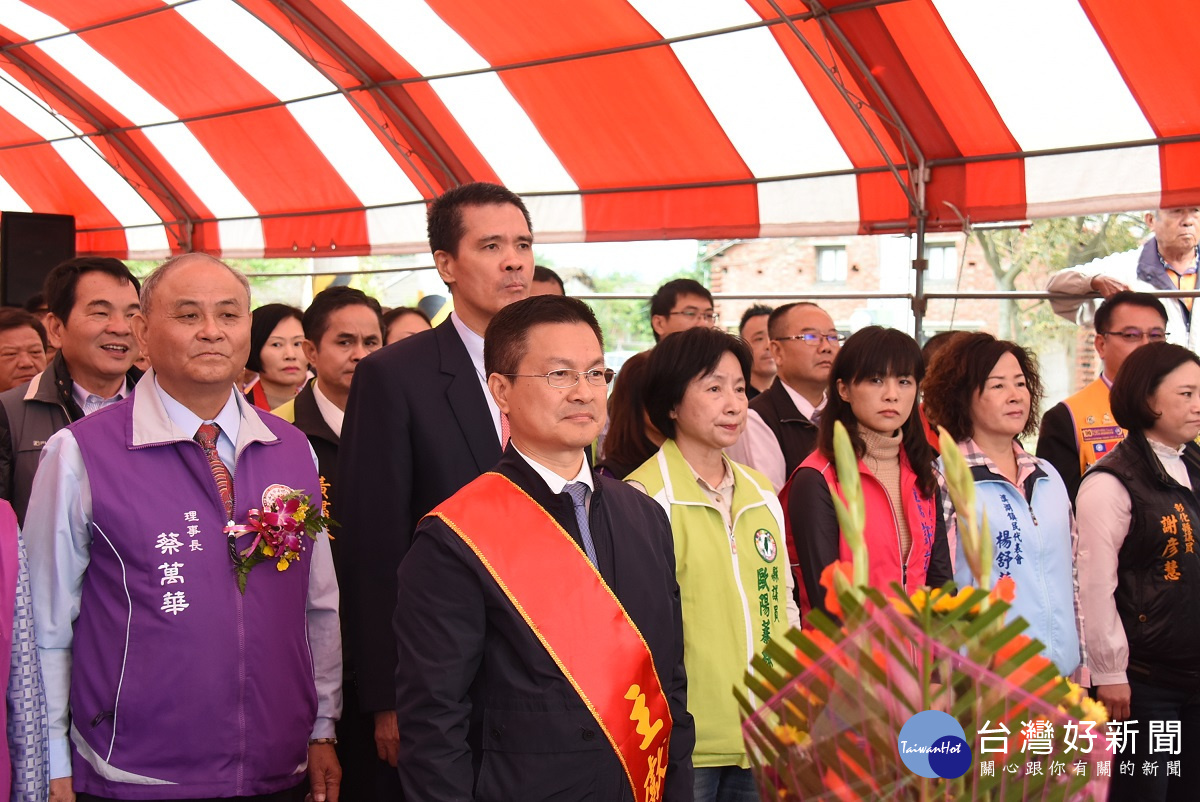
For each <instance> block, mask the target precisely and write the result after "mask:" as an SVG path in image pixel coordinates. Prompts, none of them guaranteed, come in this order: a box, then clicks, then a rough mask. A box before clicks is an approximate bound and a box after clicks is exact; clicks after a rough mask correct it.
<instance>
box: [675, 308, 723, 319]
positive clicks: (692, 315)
mask: <svg viewBox="0 0 1200 802" xmlns="http://www.w3.org/2000/svg"><path fill="white" fill-rule="evenodd" d="M671 315H683V316H684V317H686V318H687V319H688V320H695V319H696V318H700V320H701V321H703V322H704V323H716V322H717V320H718V319H719V318H720V317H721V316H720V315H718V314H717V313H716V312H712V311H708V312H701V311H700V310H699V309H691V308H688V309H681V310H680V311H678V312H668V313H667V317H670V316H671Z"/></svg>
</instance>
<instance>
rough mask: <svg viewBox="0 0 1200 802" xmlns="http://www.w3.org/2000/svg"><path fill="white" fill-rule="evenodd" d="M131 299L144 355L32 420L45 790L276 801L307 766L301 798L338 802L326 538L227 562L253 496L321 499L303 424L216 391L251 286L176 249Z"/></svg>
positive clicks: (55, 794)
mask: <svg viewBox="0 0 1200 802" xmlns="http://www.w3.org/2000/svg"><path fill="white" fill-rule="evenodd" d="M141 305H142V307H141V312H140V313H139V315H138V316H137V317H136V318H135V320H134V332H135V334H136V336H137V339H138V343H139V345H140V346H141V348H142V350H143V352H144V353H146V354H148V355H149V357H150V360H151V362H152V364H153V366H154V368H153V370H151V371H149V372H147V374H146V375H145V376H144V377H143V378H142V380H141V381H140V382H138V384H137V387H136V388H135V391H134V393H133V395H132V396H130V397H129V398H126V399H125V400H123V401H121V402H119V403H117V404H113V405H112V406H109V407H106V408H104V409H102V410H100V411H98V412H95V413H93V414H92V415H89V416H87V417H86V418H83V419H81V420H79V421H76V422H75V423H74V424H73V425H71V426H70V427H68V428H67V429H64V430H62V431H60V432H58V433H57V434H55V435H54V436H53V437H52V438H50V441H49V442H48V443H47V444H46V447H45V451H44V454H43V458H42V463H41V467H40V469H39V471H38V474H37V477H36V478H35V480H34V485H33V492H32V495H31V501H30V506H29V515H28V517H27V518H26V519H25V531H26V535H27V537H28V539H29V556H30V567H31V573H32V579H33V595H34V617H35V621H36V625H37V641H38V651H39V654H40V655H41V659H42V665H43V670H44V673H45V677H46V687H47V694H46V695H47V702H48V706H49V711H50V712H49V717H50V722H51V723H50V741H51V743H50V764H51V769H50V776H51V794H50V798H51V800H55V801H56V800H73V799H75V798H78V799H79V800H81V802H89V801H92V800H110V799H122V800H126V799H128V800H174V799H210V800H215V799H228V798H240V799H255V800H269V802H288V801H290V800H292V799H294V798H295V795H296V794H297V793H299V792H300V789H299V786H300V785H301V783H302V782H303V780H304V772H305V769H306V768H307V770H308V774H309V780H310V783H311V789H312V796H313V798H314V800H316V802H325V801H326V800H329V801H330V802H336V800H337V798H338V783H339V777H340V769H339V768H338V764H337V758H336V756H335V754H334V750H333V740H334V739H333V732H334V721H335V720H336V719H337V717H338V714H339V712H340V708H341V687H340V680H341V646H340V633H339V627H338V590H337V580H336V578H335V576H334V572H333V561H332V558H331V556H330V551H329V540H328V536H327V534H326V533H325V532H323V531H322V532H321V533H320V534H319V536H318V537H317V539H316V540H315V541H313V540H309V539H308V538H303V537H302V538H301V539H300V542H302V543H304V548H303V549H302V550H299V552H298V554H296V555H293V556H294V559H292V560H291V561H290V562H289V561H287V560H284V559H282V558H283V556H285V555H283V554H278V555H277V556H279V557H280V560H279V562H278V563H277V562H276V560H275V559H274V558H272V559H270V560H269V561H266V562H265V563H264V564H262V565H259V566H258V567H257V568H256V569H255V570H252V571H250V573H249V574H248V576H247V577H246V580H247V581H246V583H245V587H244V592H242V591H239V587H238V582H237V578H236V575H235V570H234V568H235V560H237V559H238V555H239V554H240V552H241V551H242V550H243V549H245V548H246V547H247V546H250V545H252V540H253V536H252V535H251V534H249V533H245V532H239V528H240V527H245V526H246V525H247V524H248V523H249V522H250V520H251V517H250V514H251V512H252V510H255V509H256V508H257V509H264V510H265V509H269V508H271V507H273V506H274V505H275V499H277V498H278V497H279V496H280V495H281V494H286V493H288V492H289V491H290V490H296V491H300V492H302V493H304V494H307V495H309V496H310V497H311V498H312V500H313V505H314V506H315V505H317V504H319V503H320V502H319V499H320V496H319V494H320V484H319V480H318V477H317V470H316V460H315V457H314V456H313V453H312V450H311V448H310V447H309V445H308V441H307V440H306V439H305V438H304V435H302V434H301V433H300V432H299V431H298V430H297V429H295V428H293V427H292V426H291V425H289V424H287V423H284V422H283V421H282V420H280V419H279V418H276V417H274V416H272V415H270V414H266V413H261V412H258V411H257V410H255V409H253V408H252V407H251V406H249V405H248V404H246V403H245V401H244V399H243V398H242V396H241V394H240V393H238V392H236V391H235V390H234V380H235V378H236V377H237V376H238V375H239V374H240V373H241V371H242V369H243V367H244V366H245V364H246V357H247V355H248V353H249V343H250V291H249V285H248V284H247V282H246V278H245V277H244V276H242V275H241V274H240V273H237V272H236V271H234V270H232V269H231V268H229V267H227V266H226V265H225V264H223V263H222V262H219V261H217V260H216V259H213V258H211V257H208V256H204V255H202V254H187V255H184V256H180V257H176V258H173V259H171V260H168V261H167V262H166V263H165V264H163V265H162V266H161V267H159V268H158V269H157V270H156V271H155V272H154V273H153V274H151V276H150V277H149V278H147V279H146V283H145V285H144V286H143V287H142V297H141ZM289 514H290V513H289ZM303 514H304V513H303V512H300V513H297V516H299V515H303ZM230 530H233V531H230ZM280 548H281V549H282V548H283V547H282V546H281V547H280ZM289 553H290V552H289ZM279 566H282V567H279ZM76 795H77V796H76Z"/></svg>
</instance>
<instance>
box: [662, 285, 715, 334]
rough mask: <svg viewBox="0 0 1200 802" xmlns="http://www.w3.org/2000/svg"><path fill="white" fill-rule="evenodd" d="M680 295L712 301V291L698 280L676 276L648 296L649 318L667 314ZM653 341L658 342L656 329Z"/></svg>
mask: <svg viewBox="0 0 1200 802" xmlns="http://www.w3.org/2000/svg"><path fill="white" fill-rule="evenodd" d="M680 295H699V296H700V297H701V298H704V299H706V300H707V301H708V302H709V303H710V304H711V303H712V302H713V297H712V293H711V292H709V291H708V288H706V287H705V286H704V285H703V284H701V283H700V282H699V281H696V280H695V279H692V278H677V279H674V280H672V281H668V282H667V283H666V284H664V285H662V286H661V287H659V288H658V291H657V292H655V293H654V295H652V296H651V297H650V318H651V320H653V319H654V317H655V316H663V317H665V316H666V315H669V314H670V313H671V310H672V309H673V308H675V301H677V300H678V299H679V296H680ZM654 341H655V342H658V332H657V331H656V332H654Z"/></svg>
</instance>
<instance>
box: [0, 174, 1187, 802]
mask: <svg viewBox="0 0 1200 802" xmlns="http://www.w3.org/2000/svg"><path fill="white" fill-rule="evenodd" d="M1153 219H1154V220H1157V221H1161V223H1162V225H1163V226H1164V231H1163V233H1162V236H1163V237H1164V242H1165V237H1166V228H1165V227H1166V226H1167V225H1168V224H1170V225H1171V226H1174V227H1175V228H1174V229H1172V231H1175V229H1178V228H1180V227H1181V224H1180V222H1179V221H1180V220H1181V219H1182V220H1184V221H1185V222H1184V224H1182V227H1183V228H1187V227H1189V226H1190V228H1191V229H1194V227H1195V224H1196V210H1194V209H1189V210H1165V211H1160V212H1156V213H1155V215H1154V216H1153ZM1189 221H1190V222H1189ZM533 230H534V228H533V221H532V220H531V219H530V215H529V212H528V210H527V209H526V207H525V205H524V203H523V202H522V200H521V199H520V198H519V197H518V196H516V195H515V194H513V193H511V192H510V191H508V190H507V189H505V188H504V187H501V186H498V185H494V184H486V183H477V184H468V185H465V186H462V187H459V188H456V189H453V190H450V191H449V192H447V193H446V194H444V195H443V196H441V197H439V198H438V199H436V200H435V201H434V202H433V203H432V204H431V205H430V208H429V212H428V232H429V245H430V250H431V252H432V254H433V258H434V262H435V266H436V268H437V271H438V273H439V275H440V276H441V278H442V279H443V280H444V281H445V283H446V285H447V286H448V288H449V292H450V295H451V296H452V303H453V312H452V313H451V314H450V315H449V316H448V317H447V318H446V319H445V321H444V322H442V323H441V324H439V325H438V326H436V327H431V325H430V321H429V319H428V318H427V317H426V316H425V314H424V313H423V312H421V311H420V310H418V309H414V308H404V307H402V308H398V309H393V310H388V311H387V312H385V311H384V310H383V309H382V308H381V307H380V305H379V303H378V302H377V301H376V300H375V299H373V298H371V297H369V296H367V295H366V294H364V293H363V292H361V291H359V290H357V289H352V288H349V287H342V286H338V287H331V288H328V289H326V290H324V291H322V292H320V293H319V294H317V296H316V297H315V298H314V299H313V301H312V303H311V305H310V306H309V307H308V308H307V309H305V310H300V309H298V308H294V307H290V306H287V305H284V304H268V305H265V306H260V307H258V308H254V307H253V305H252V303H251V298H250V290H249V284H248V282H247V280H246V278H245V276H243V275H242V274H240V273H238V272H237V271H236V270H234V269H232V268H230V267H229V266H227V265H226V264H224V263H223V262H221V261H219V260H217V259H215V258H213V257H210V256H207V255H203V254H183V255H180V256H175V257H172V258H171V259H168V260H167V261H166V262H164V263H163V264H162V265H161V266H159V267H158V268H157V269H155V270H154V272H153V273H151V274H150V275H149V276H148V277H146V278H145V280H144V282H139V280H138V279H137V278H136V277H135V276H134V275H133V274H132V273H130V271H129V270H128V268H127V267H126V266H125V265H124V264H123V263H121V262H120V261H118V260H116V259H110V258H95V257H84V258H79V259H74V260H71V261H69V262H66V263H64V264H62V265H60V266H58V267H56V268H55V269H54V270H53V271H51V272H50V274H49V275H48V277H47V280H46V284H45V290H44V293H43V296H42V298H41V299H39V300H40V301H41V302H42V303H44V306H45V309H44V311H42V312H41V317H40V318H39V316H38V315H37V314H34V313H31V312H28V311H21V310H3V311H0V383H2V384H3V386H4V387H6V388H7V389H5V390H4V391H3V392H0V497H2V498H3V501H0V591H2V592H0V644H4V645H5V646H7V647H8V649H9V659H7V660H3V659H0V675H2V674H3V673H4V672H7V677H6V678H5V677H3V676H0V680H3V681H4V682H5V687H6V688H7V699H8V704H7V705H6V706H2V707H0V716H3V717H4V723H5V727H6V733H7V736H8V743H9V749H8V750H7V752H5V753H3V754H0V787H7V788H10V789H11V793H10V797H11V798H12V799H16V800H37V801H39V802H40V801H41V800H46V799H51V800H55V802H59V801H62V802H68V801H69V800H74V799H78V800H81V802H93V801H99V802H105V801H106V800H175V799H214V800H215V799H226V798H243V799H255V800H265V801H269V802H288V801H290V800H300V799H302V798H304V797H305V796H306V795H311V798H312V799H313V800H314V801H315V802H327V800H328V801H330V802H336V800H338V799H344V800H349V801H350V802H358V801H359V800H397V799H407V800H461V799H479V800H550V799H561V800H577V799H585V798H594V799H604V800H635V799H636V800H659V799H668V800H693V799H694V800H697V801H698V802H744V801H745V800H756V799H758V793H757V789H756V786H755V781H754V778H753V776H752V774H751V772H750V770H749V765H750V764H749V759H748V756H747V753H746V748H745V745H744V743H743V740H742V735H741V728H740V723H739V717H738V708H737V704H736V700H735V697H734V695H733V693H732V692H731V689H733V688H734V687H742V688H744V687H745V683H744V679H743V677H744V674H745V672H746V671H747V668H748V666H749V665H750V663H751V661H752V660H753V658H754V657H755V656H756V655H760V654H763V653H764V650H765V649H766V647H767V645H768V644H770V643H771V642H772V641H775V640H778V639H780V638H781V637H782V636H783V634H784V633H785V632H786V631H787V630H788V629H789V628H790V627H794V626H801V625H802V624H801V622H802V615H803V614H804V613H806V612H807V611H808V610H810V609H812V608H818V609H822V610H824V609H826V608H825V596H824V591H823V589H822V587H821V581H820V580H821V575H822V573H823V572H824V570H825V569H826V567H828V566H829V565H830V564H831V563H832V562H834V561H835V560H838V559H849V550H848V548H847V545H846V542H845V540H844V538H843V537H842V534H841V532H840V529H839V525H838V520H837V517H836V515H835V514H834V508H833V503H832V495H831V494H832V493H837V492H840V488H839V480H838V476H837V473H836V471H835V470H834V464H833V460H834V453H833V432H834V426H835V424H836V423H841V424H842V425H843V426H844V427H845V428H846V430H847V432H848V434H849V435H850V439H851V442H852V445H853V447H854V451H855V453H856V454H857V456H858V460H859V461H858V472H859V475H860V478H861V481H862V487H863V493H864V500H865V512H866V539H867V544H868V553H869V560H870V564H869V566H868V576H869V582H870V583H871V585H873V586H875V587H879V588H881V589H884V590H888V589H890V588H891V587H892V586H893V583H895V584H898V585H899V586H901V587H902V588H903V589H904V590H905V591H907V592H912V591H914V590H916V589H917V588H920V587H925V586H933V587H941V586H943V585H946V584H948V583H958V584H960V585H962V584H968V583H972V582H973V581H974V580H973V578H972V577H971V576H970V572H969V570H968V567H967V560H966V558H965V556H964V553H963V547H962V544H961V543H960V541H959V538H958V535H957V528H958V514H957V511H956V510H955V508H954V505H953V503H952V502H951V501H950V498H949V494H948V493H947V491H946V487H945V482H944V479H943V477H942V470H941V465H942V464H941V462H940V459H939V455H938V440H937V438H936V436H935V431H936V427H941V428H943V429H944V430H945V431H946V432H948V433H949V435H950V437H951V438H952V439H953V440H954V441H955V442H956V443H957V445H958V448H959V449H960V450H961V451H962V453H963V455H964V456H965V458H966V460H967V464H968V465H969V466H970V470H971V475H972V476H973V478H974V480H975V484H976V498H977V503H978V506H979V509H980V511H983V512H985V513H986V520H987V521H988V525H989V531H988V532H986V533H985V534H986V535H987V536H988V537H990V538H991V539H992V540H993V547H994V553H995V559H994V564H993V567H992V575H991V577H990V578H985V580H984V581H985V582H987V581H990V580H995V579H998V578H1000V577H1011V578H1012V580H1013V583H1014V585H1015V598H1014V603H1013V609H1012V611H1011V612H1010V615H1011V616H1017V615H1019V616H1021V617H1023V618H1024V619H1025V620H1026V621H1027V622H1028V623H1029V627H1030V629H1029V632H1030V634H1031V635H1032V636H1033V637H1035V638H1036V639H1037V640H1039V641H1040V642H1041V644H1042V645H1043V647H1044V654H1045V656H1046V657H1047V658H1048V659H1050V660H1052V661H1053V663H1054V664H1055V665H1056V666H1057V668H1058V670H1059V671H1061V672H1062V673H1063V674H1064V675H1072V676H1074V677H1076V678H1077V679H1079V680H1081V681H1083V682H1085V683H1088V684H1090V685H1091V687H1092V689H1093V693H1094V694H1095V696H1096V698H1098V699H1099V700H1100V701H1102V702H1103V703H1104V704H1105V705H1106V706H1107V708H1108V710H1109V712H1110V715H1111V716H1112V717H1114V718H1116V719H1139V720H1143V721H1145V720H1150V719H1154V720H1167V721H1179V722H1182V748H1183V765H1184V766H1193V767H1194V766H1195V765H1200V763H1198V762H1196V761H1191V760H1190V759H1188V758H1187V755H1189V754H1194V753H1196V752H1197V751H1200V742H1197V741H1196V740H1195V739H1196V738H1198V737H1200V719H1198V713H1200V655H1197V654H1193V648H1200V646H1197V644H1200V640H1198V639H1197V638H1196V637H1195V636H1194V634H1193V633H1191V632H1190V629H1189V628H1190V626H1191V623H1192V621H1193V620H1194V618H1195V616H1196V615H1197V614H1200V591H1198V590H1197V589H1200V562H1198V560H1200V558H1198V557H1197V555H1196V551H1195V548H1194V545H1195V542H1194V540H1195V538H1194V531H1193V529H1192V526H1193V521H1198V520H1200V517H1198V516H1200V500H1198V497H1197V495H1196V492H1195V491H1196V489H1200V447H1198V446H1197V445H1196V443H1195V439H1196V437H1197V435H1200V358H1197V356H1196V355H1195V354H1194V353H1193V352H1192V351H1190V350H1188V349H1187V348H1184V347H1182V346H1180V345H1176V344H1172V343H1169V342H1167V340H1168V339H1170V337H1169V332H1170V330H1171V324H1170V323H1169V316H1168V314H1167V309H1166V308H1165V307H1164V305H1163V304H1162V303H1161V302H1160V301H1159V300H1157V299H1156V298H1154V297H1153V296H1152V295H1148V294H1144V293H1140V292H1135V291H1132V290H1130V289H1128V288H1126V287H1124V286H1123V285H1122V286H1116V285H1115V284H1114V285H1109V284H1108V283H1105V282H1101V285H1100V286H1096V285H1094V284H1092V285H1089V286H1087V287H1086V288H1085V289H1084V290H1083V291H1084V292H1090V291H1091V290H1093V289H1095V290H1097V291H1102V292H1103V293H1104V294H1105V295H1106V298H1107V299H1106V300H1105V302H1104V304H1103V305H1102V306H1100V308H1099V309H1098V311H1096V312H1095V315H1094V321H1095V328H1096V335H1095V341H1096V349H1097V353H1098V354H1099V355H1100V356H1101V357H1102V358H1103V359H1104V371H1103V375H1102V376H1101V378H1100V379H1097V381H1096V382H1094V383H1093V384H1091V385H1089V386H1088V387H1085V388H1084V389H1083V390H1082V391H1080V393H1078V394H1076V395H1075V396H1072V397H1071V398H1068V399H1066V400H1065V401H1064V402H1063V403H1062V404H1059V405H1057V406H1054V407H1052V408H1051V409H1050V410H1049V411H1048V412H1047V413H1046V415H1045V417H1044V418H1043V419H1042V420H1041V425H1040V427H1039V426H1038V420H1037V412H1038V409H1039V404H1040V401H1041V397H1042V382H1041V379H1040V376H1039V370H1038V365H1037V360H1036V358H1035V357H1034V356H1033V355H1032V354H1031V353H1029V352H1028V351H1027V350H1026V349H1024V348H1023V347H1021V346H1020V345H1017V344H1016V343H1013V342H1006V341H1003V340H997V339H996V338H995V337H993V336H992V335H990V334H987V333H983V332H957V333H952V334H949V335H946V336H944V337H939V338H937V342H936V344H935V343H934V342H931V343H929V345H928V347H927V348H926V349H925V351H924V352H923V351H922V349H921V347H920V346H919V344H918V343H917V342H916V340H914V339H913V338H912V337H910V336H909V335H908V334H905V333H903V332H901V331H898V330H895V329H888V328H882V327H879V326H868V327H866V328H863V329H861V330H859V331H856V332H855V333H853V334H852V335H851V336H849V337H848V338H847V337H846V336H845V335H844V334H843V332H841V331H839V329H838V328H837V326H836V325H835V323H834V321H833V319H832V317H831V316H830V315H829V314H828V313H827V312H826V311H825V310H823V309H822V308H821V307H820V306H818V305H817V304H814V303H811V302H804V301H801V302H797V303H789V304H786V305H783V306H780V307H779V308H777V309H771V308H769V307H765V306H753V307H751V308H750V309H749V310H748V311H747V312H746V314H745V315H744V316H743V318H742V319H741V321H740V325H739V326H738V332H739V335H734V334H732V333H729V332H727V331H725V330H723V329H722V328H720V327H719V326H718V319H717V316H716V314H715V311H714V303H713V297H712V295H711V294H710V293H709V291H708V290H707V289H706V288H705V287H704V286H703V285H701V284H699V283H698V282H695V281H693V280H689V279H678V280H674V281H670V282H668V283H667V284H665V285H664V286H663V287H661V288H660V289H659V290H658V292H656V293H655V295H654V297H653V299H652V300H651V303H650V309H649V314H650V324H651V328H652V330H653V332H654V337H655V341H656V344H655V346H654V347H653V348H652V349H651V350H649V351H647V352H645V353H643V354H638V355H636V356H634V357H632V358H631V359H629V360H628V361H627V362H626V363H625V364H624V366H623V368H622V370H621V372H620V375H619V377H617V378H616V381H615V384H614V371H613V370H611V369H610V368H608V367H607V366H606V365H605V361H604V353H605V352H604V337H603V333H602V331H601V329H600V326H599V324H598V323H597V321H596V317H595V315H594V314H593V313H592V311H591V309H590V308H589V307H588V306H587V304H585V303H583V302H582V301H579V300H576V299H572V298H569V297H566V295H565V294H564V286H563V283H562V280H561V279H560V278H559V277H558V276H557V275H555V274H554V273H553V272H552V271H549V270H547V269H545V268H542V267H537V266H535V265H534V263H533ZM1158 233H1159V232H1158V230H1157V229H1156V234H1158ZM1175 233H1176V234H1177V233H1178V232H1175ZM1190 242H1191V248H1192V251H1191V271H1192V273H1193V274H1194V271H1195V260H1196V254H1197V251H1196V239H1195V235H1194V232H1193V234H1192V237H1191V240H1190ZM1177 245H1178V242H1176V241H1175V240H1172V250H1171V251H1170V253H1169V254H1166V253H1162V254H1160V253H1159V251H1158V250H1157V245H1156V244H1155V240H1152V241H1151V242H1150V243H1148V244H1147V248H1149V249H1155V250H1152V254H1153V255H1156V256H1158V257H1159V259H1160V260H1161V261H1162V263H1163V265H1166V266H1167V268H1169V269H1172V270H1175V269H1177V270H1180V271H1184V272H1185V273H1186V270H1187V269H1188V265H1187V264H1186V262H1187V259H1185V258H1184V256H1186V254H1184V255H1181V253H1180V252H1178V248H1177V247H1176V246H1177ZM1145 260H1146V259H1143V261H1145ZM1171 303H1176V302H1174V301H1172V302H1171ZM1184 313H1190V308H1188V307H1186V306H1181V314H1182V315H1183V316H1184V317H1186V316H1187V315H1186V314H1184ZM51 346H53V350H52V349H51ZM935 349H936V353H933V352H934V351H935ZM610 385H611V393H610V392H609V391H610ZM1034 432H1038V441H1037V447H1036V450H1035V453H1036V456H1035V454H1031V453H1029V452H1028V451H1026V450H1025V448H1024V447H1023V446H1022V438H1028V437H1030V436H1032V435H1033V434H1034ZM335 522H336V523H335ZM9 636H11V637H9ZM1142 732H1145V730H1144V729H1143V730H1142ZM1134 746H1135V749H1137V755H1138V759H1139V760H1146V761H1156V760H1159V759H1163V760H1165V757H1166V756H1164V755H1154V754H1150V752H1149V750H1148V749H1147V747H1148V746H1149V741H1148V739H1147V738H1145V737H1143V738H1142V739H1141V740H1140V741H1139V740H1136V739H1135V745H1134ZM1176 779H1177V778H1168V772H1167V771H1166V770H1165V768H1160V770H1159V771H1158V772H1157V774H1156V775H1149V774H1145V775H1143V776H1137V777H1132V776H1124V775H1122V776H1120V777H1114V779H1113V786H1114V787H1113V797H1112V798H1114V799H1119V800H1124V799H1130V800H1148V799H1167V798H1181V797H1180V796H1179V795H1180V794H1184V795H1186V791H1182V790H1181V789H1180V788H1179V787H1176V786H1175V785H1172V783H1174V782H1175V781H1176ZM1189 780H1190V778H1188V777H1184V778H1182V781H1183V782H1188V781H1189ZM1168 795H1170V796H1168Z"/></svg>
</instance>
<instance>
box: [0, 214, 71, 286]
mask: <svg viewBox="0 0 1200 802" xmlns="http://www.w3.org/2000/svg"><path fill="white" fill-rule="evenodd" d="M74 258H75V218H74V217H72V216H71V215H69V214H29V213H27V212H3V213H0V305H3V306H19V305H21V304H24V303H25V302H26V301H28V300H29V299H30V298H32V297H33V296H35V295H37V294H38V293H39V292H41V291H42V283H43V282H44V281H45V280H46V274H47V273H49V272H50V270H51V269H52V268H54V267H55V266H56V265H58V264H61V263H63V262H65V261H67V260H68V259H74Z"/></svg>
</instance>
